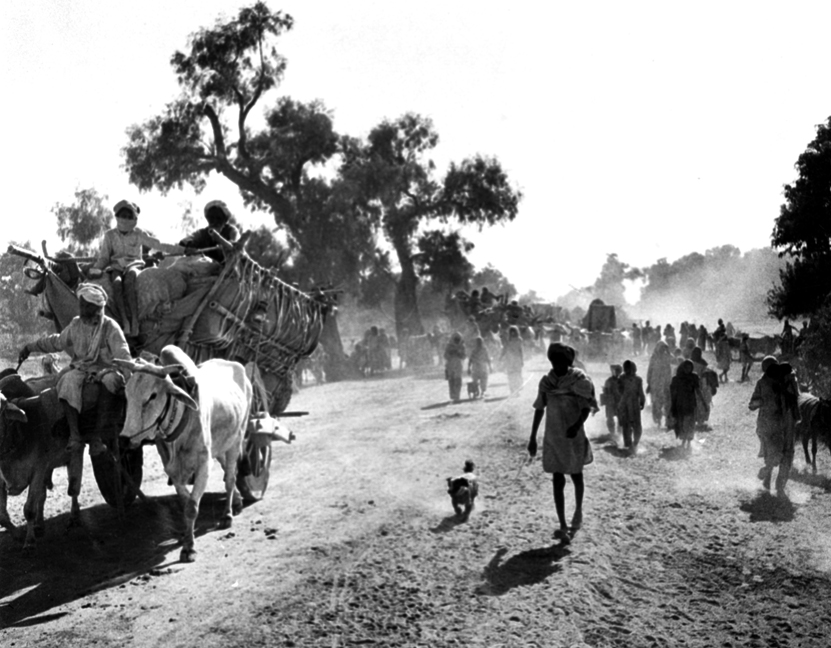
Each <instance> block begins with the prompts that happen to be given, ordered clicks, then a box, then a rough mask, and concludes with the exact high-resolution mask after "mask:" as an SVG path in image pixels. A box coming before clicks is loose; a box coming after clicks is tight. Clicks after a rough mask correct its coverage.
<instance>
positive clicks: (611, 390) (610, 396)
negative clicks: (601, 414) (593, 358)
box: [600, 364, 623, 435]
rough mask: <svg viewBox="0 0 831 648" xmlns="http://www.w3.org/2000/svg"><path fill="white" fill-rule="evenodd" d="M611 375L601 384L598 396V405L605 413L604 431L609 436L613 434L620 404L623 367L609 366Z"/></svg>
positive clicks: (617, 365)
mask: <svg viewBox="0 0 831 648" xmlns="http://www.w3.org/2000/svg"><path fill="white" fill-rule="evenodd" d="M609 369H610V370H611V371H612V375H611V376H609V377H608V378H606V382H605V383H603V392H602V393H601V394H600V404H601V405H602V406H603V408H604V410H605V411H606V429H607V430H608V431H609V434H611V435H614V434H615V417H616V416H617V408H618V403H619V402H620V375H621V374H622V373H623V367H622V366H621V365H619V364H613V365H609Z"/></svg>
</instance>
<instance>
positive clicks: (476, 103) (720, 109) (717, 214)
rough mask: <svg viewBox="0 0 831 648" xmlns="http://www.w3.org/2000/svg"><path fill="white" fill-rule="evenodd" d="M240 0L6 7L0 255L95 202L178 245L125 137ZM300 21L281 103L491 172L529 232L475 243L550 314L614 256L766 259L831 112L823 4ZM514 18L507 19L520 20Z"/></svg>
mask: <svg viewBox="0 0 831 648" xmlns="http://www.w3.org/2000/svg"><path fill="white" fill-rule="evenodd" d="M243 4H249V3H240V2H237V1H236V0H225V1H218V0H198V1H190V0H179V1H177V2H167V1H165V2H160V1H155V0H153V1H147V0H144V1H143V2H120V1H114V0H100V1H99V0H76V1H66V0H63V1H61V0H48V1H38V0H6V1H5V2H4V3H3V7H2V9H0V12H2V13H0V15H2V20H0V61H1V62H0V66H2V73H0V74H2V76H0V80H1V81H2V88H3V89H4V93H3V94H4V101H3V102H2V108H0V111H2V112H1V113H0V114H2V117H3V124H5V129H4V133H3V135H4V137H3V142H4V144H5V147H4V148H5V151H4V155H3V156H2V162H1V163H0V164H2V166H3V169H2V171H3V174H2V177H3V180H4V182H3V187H4V193H5V197H6V201H5V204H6V208H7V209H6V216H5V217H4V218H3V227H2V232H0V243H2V244H3V246H4V247H5V244H6V243H7V242H8V241H9V240H17V241H21V240H27V239H29V240H32V241H33V242H35V243H39V241H40V240H41V239H47V240H48V241H50V244H51V247H52V249H56V248H57V246H58V242H57V238H56V235H55V222H54V216H53V215H52V214H51V213H50V208H51V207H52V205H54V204H55V203H56V202H65V203H68V202H71V201H72V198H73V191H74V189H75V188H76V187H78V186H80V187H90V186H92V187H95V188H96V189H97V190H98V191H100V192H101V193H105V194H107V195H108V196H109V198H110V203H111V204H114V203H115V202H116V201H117V200H118V199H120V198H122V197H126V198H130V199H133V200H136V201H137V202H138V203H139V204H140V205H141V206H142V214H141V221H140V222H141V224H142V225H144V226H146V227H147V228H149V229H151V230H153V231H154V232H155V233H156V234H157V235H159V236H161V237H162V238H165V237H168V238H170V239H171V240H172V239H174V238H176V237H178V235H179V233H180V231H179V229H178V228H179V223H180V221H179V218H180V215H181V213H182V209H183V206H184V205H185V204H186V203H187V201H188V200H194V206H195V207H196V208H197V209H200V210H201V207H202V205H203V204H204V203H205V202H207V201H208V200H211V199H214V198H221V199H224V200H226V201H227V202H228V203H229V204H231V205H232V206H234V207H235V212H236V214H237V215H238V216H239V217H240V220H242V222H243V223H245V224H247V225H252V226H254V225H259V224H262V223H270V222H272V220H271V217H270V216H269V215H268V214H263V213H258V214H250V213H246V212H245V210H244V209H243V208H242V206H241V202H240V200H239V197H238V192H237V191H236V188H235V187H234V186H233V185H231V184H230V183H227V182H225V181H223V180H221V179H217V180H215V181H212V182H211V183H210V184H209V188H208V190H207V191H206V192H205V193H204V194H203V195H202V196H199V197H196V198H194V197H193V196H191V195H186V194H175V195H174V194H171V195H169V196H167V197H164V198H163V197H161V196H159V195H158V194H155V193H153V194H145V195H140V194H138V192H137V190H136V189H135V188H134V187H132V186H130V185H129V184H128V183H127V180H126V174H125V173H124V171H123V170H122V169H121V157H120V149H121V147H122V146H123V145H124V143H125V140H126V138H125V135H124V131H125V128H126V127H127V126H129V125H130V124H132V123H135V122H140V121H143V120H145V119H146V118H148V117H150V116H152V115H154V114H156V113H157V112H159V110H160V109H161V107H162V106H163V105H164V104H165V103H166V102H167V101H169V100H170V99H172V98H173V97H174V96H175V95H176V93H177V86H176V83H175V79H174V76H173V74H172V72H171V69H170V67H169V59H170V56H171V54H172V53H173V52H174V51H175V50H176V49H183V48H185V46H186V42H187V37H188V35H189V34H190V33H191V32H193V31H195V30H196V29H198V28H199V27H202V26H209V25H212V24H213V23H214V21H215V20H216V18H217V17H218V16H220V15H221V14H224V15H226V16H233V15H235V14H236V12H237V10H238V8H239V7H240V6H242V5H243ZM269 6H271V7H272V8H274V9H283V10H284V11H286V12H287V13H290V14H291V15H292V16H293V17H294V18H295V27H294V29H293V30H292V31H291V32H289V33H288V34H287V35H286V36H285V37H284V38H283V40H282V43H281V45H280V50H281V51H282V53H284V54H285V55H286V56H287V57H288V59H289V66H288V70H287V74H286V78H285V82H284V83H283V85H282V87H281V89H280V92H282V93H285V94H287V95H290V96H292V97H294V98H296V99H300V100H311V99H315V98H317V99H321V100H323V102H324V103H325V104H326V105H327V106H328V107H329V108H330V109H332V110H333V111H334V116H335V128H336V129H337V130H338V131H339V132H342V133H349V134H352V135H355V136H364V135H366V134H367V133H368V132H369V130H370V129H371V128H372V127H374V126H375V125H376V124H378V123H379V122H380V121H381V120H382V119H384V118H391V119H394V118H396V117H398V116H400V115H401V114H403V113H405V112H407V111H414V112H418V113H421V114H423V115H427V116H429V117H431V118H432V119H433V121H434V123H435V126H436V129H437V130H438V132H439V134H440V143H439V147H438V148H437V150H436V152H435V155H434V159H435V161H436V162H437V164H438V167H439V170H441V171H443V170H444V169H445V168H446V166H447V164H448V162H449V161H451V160H461V159H463V158H464V157H466V156H468V155H472V154H475V153H483V154H487V155H494V156H496V157H498V158H499V159H500V160H501V162H502V164H503V165H504V167H505V168H506V169H507V171H508V173H509V175H510V178H511V179H512V181H513V182H514V183H515V184H516V185H517V186H518V187H519V188H520V189H521V190H522V191H523V193H524V195H525V198H524V200H523V202H522V204H521V208H520V212H519V216H518V217H517V219H516V221H515V222H513V223H511V224H509V225H506V226H504V227H496V228H493V229H492V230H487V231H485V232H483V233H481V234H480V233H478V232H475V231H471V232H468V238H470V239H471V240H472V241H473V242H474V243H475V244H476V249H475V250H474V252H473V253H472V260H473V261H474V263H475V265H477V266H478V267H482V266H484V265H485V264H487V263H492V264H494V265H495V266H496V267H498V268H499V269H500V270H502V271H503V272H504V273H505V274H506V275H507V276H508V277H509V278H510V279H511V280H512V281H513V282H514V283H515V284H516V285H517V286H518V287H519V288H520V290H521V291H523V292H524V291H526V290H528V289H530V288H533V289H535V290H536V291H537V292H538V293H540V294H541V295H544V296H547V297H550V298H554V297H556V296H557V295H559V294H562V293H564V292H566V291H567V290H568V287H569V285H574V286H582V285H586V284H589V283H591V282H592V281H593V280H594V278H595V277H596V276H597V274H598V271H599V269H600V266H601V265H602V263H603V261H604V259H605V256H606V254H607V253H609V252H617V253H618V255H619V256H620V258H621V259H622V260H624V261H626V262H629V263H631V264H633V265H648V264H651V263H653V262H654V261H655V260H657V259H658V258H660V257H667V258H669V259H670V260H673V259H675V258H677V257H679V256H681V255H684V254H687V253H689V252H692V251H699V252H703V251H704V250H706V249H708V248H711V247H715V246H718V245H722V244H725V243H732V244H734V245H737V246H738V247H740V248H741V249H742V250H743V251H746V250H748V249H751V248H754V247H761V246H765V245H767V244H769V238H770V232H771V229H772V226H773V221H774V219H775V218H776V216H777V214H778V210H779V205H780V204H781V202H782V195H781V192H782V185H783V184H784V183H786V182H790V181H792V180H793V179H794V178H795V170H794V168H793V164H794V162H795V161H796V158H797V156H798V155H799V154H800V153H801V152H802V151H803V150H804V149H805V146H806V144H807V143H808V142H809V141H810V140H811V139H813V137H814V133H815V125H816V124H818V123H820V122H823V121H825V119H827V117H828V115H829V114H831V83H829V80H828V79H829V77H828V61H829V43H828V36H827V26H828V24H830V23H831V3H828V2H810V3H809V2H803V3H800V2H787V3H784V2H782V3H778V4H773V3H758V2H698V3H695V4H694V5H693V4H690V3H684V4H683V5H682V4H681V3H669V2H654V3H643V2H567V3H566V2H549V3H541V2H527V3H523V2H520V3H513V4H511V5H508V4H506V3H498V4H497V3H494V2H482V1H481V0H480V1H478V2H466V1H460V0H452V1H448V0H443V1H441V2H435V1H429V0H428V1H421V2H418V3H402V2H394V1H389V0H388V1H386V2H371V1H368V0H353V2H343V1H338V2H335V1H326V2H324V1H320V2H315V1H314V0H302V1H287V2H281V3H278V2H276V1H272V2H269ZM509 6H510V7H511V8H510V9H509Z"/></svg>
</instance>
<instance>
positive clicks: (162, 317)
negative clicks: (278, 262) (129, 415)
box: [8, 233, 330, 507]
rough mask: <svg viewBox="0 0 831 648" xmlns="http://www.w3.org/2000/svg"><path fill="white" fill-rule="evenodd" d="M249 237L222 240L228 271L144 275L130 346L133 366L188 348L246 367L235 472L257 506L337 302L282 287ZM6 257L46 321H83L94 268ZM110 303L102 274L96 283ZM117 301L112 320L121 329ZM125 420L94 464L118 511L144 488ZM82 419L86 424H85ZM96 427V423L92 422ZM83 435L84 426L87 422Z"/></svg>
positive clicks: (194, 260)
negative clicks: (297, 383) (249, 397)
mask: <svg viewBox="0 0 831 648" xmlns="http://www.w3.org/2000/svg"><path fill="white" fill-rule="evenodd" d="M248 237H249V235H248V234H247V233H246V234H244V235H243V236H242V237H241V239H240V241H238V242H236V243H233V244H232V243H229V242H227V241H225V240H224V239H222V238H221V237H219V236H217V237H216V239H217V244H218V246H219V247H220V248H221V249H222V250H223V252H224V256H225V261H224V263H221V264H220V263H216V262H215V261H211V260H210V259H208V258H207V257H187V258H178V259H167V260H166V262H165V263H163V264H161V265H160V266H158V267H150V268H147V269H145V270H144V271H142V273H141V274H140V275H139V278H138V281H137V287H136V290H137V293H138V303H139V331H138V334H137V335H136V336H134V337H129V338H128V343H129V344H130V348H131V351H132V352H133V355H134V356H143V357H147V356H148V355H150V356H158V355H159V352H160V351H161V349H162V348H163V347H164V346H166V345H168V344H175V345H177V346H179V347H180V348H182V349H183V350H184V351H185V352H186V353H187V354H188V355H189V356H190V357H191V358H192V359H193V360H194V362H196V363H197V364H198V363H201V362H204V361H205V360H209V359H212V358H222V359H227V360H234V361H237V362H240V363H241V364H243V365H245V366H246V370H247V372H248V375H249V377H250V379H251V382H252V383H253V385H254V402H253V403H252V408H251V412H252V416H251V421H250V423H249V425H248V430H247V432H246V435H245V440H244V449H243V454H242V457H241V459H240V462H239V465H238V471H237V475H238V476H237V487H238V488H239V491H240V493H241V495H242V496H243V498H244V499H246V500H248V501H251V500H257V499H260V498H261V497H262V496H263V494H264V493H265V491H266V488H267V487H268V481H269V474H270V465H271V456H272V453H271V443H272V441H274V440H283V441H290V440H291V439H292V438H293V437H292V435H291V434H290V433H284V432H283V431H281V428H280V424H279V421H278V419H280V418H281V417H284V416H297V415H300V414H302V413H300V412H286V411H285V410H286V407H287V406H288V404H289V401H290V399H291V394H292V375H293V370H294V368H295V366H296V364H297V363H298V362H299V361H300V360H301V359H302V358H305V357H307V356H308V355H310V354H311V353H312V352H313V351H314V350H315V348H316V346H317V343H318V339H319V337H320V334H321V332H322V330H323V323H324V319H325V317H326V314H327V312H328V309H329V308H330V302H329V300H328V298H327V296H326V295H325V294H324V293H323V292H320V291H318V292H316V293H314V294H308V293H305V292H302V291H300V290H299V289H297V288H295V287H293V286H290V285H289V284H287V283H285V282H283V281H282V280H280V279H279V278H278V277H277V275H276V274H275V273H274V272H273V271H270V270H268V269H266V268H263V267H262V266H260V265H259V264H258V263H256V262H255V261H254V260H253V259H251V257H249V256H248V254H247V253H246V252H245V244H246V242H247V240H248ZM8 251H9V253H11V254H15V255H17V256H20V257H22V258H23V259H25V263H26V265H27V267H26V269H25V273H26V275H27V277H29V278H30V279H32V280H34V282H35V283H34V285H33V286H32V287H30V288H29V289H28V292H30V293H32V294H33V295H36V296H38V297H39V298H40V300H41V305H40V310H39V312H40V314H41V315H43V316H44V317H47V318H48V319H50V320H52V321H53V323H54V324H55V328H56V330H57V331H61V330H63V328H64V327H65V326H67V325H68V324H69V322H70V321H71V320H72V318H73V317H75V315H77V314H78V301H77V298H76V296H75V287H76V286H77V284H78V283H79V282H80V281H86V280H87V279H86V277H85V271H86V265H88V262H89V261H91V260H90V259H61V258H55V257H50V256H49V255H48V253H47V251H46V247H45V244H44V246H43V254H37V253H35V252H33V251H31V250H26V249H23V248H19V247H16V246H9V249H8ZM96 283H100V284H101V285H102V286H103V287H104V289H105V290H106V291H107V292H108V293H109V294H110V295H112V291H113V286H112V285H111V284H110V283H109V279H108V277H107V275H106V274H105V275H104V277H103V278H102V279H100V280H96ZM116 303H117V302H116V300H114V299H110V300H109V303H108V306H107V308H108V312H107V314H108V315H110V316H112V317H113V318H114V319H116V320H117V321H119V319H120V315H121V314H120V313H118V312H116V311H114V310H113V308H115V307H116ZM123 417H124V411H123V408H122V411H121V412H119V413H118V420H117V421H116V422H115V424H114V425H112V426H110V427H111V428H112V429H111V430H108V431H107V433H106V434H104V435H102V439H103V441H104V443H105V444H106V445H107V446H108V448H109V450H110V452H109V453H105V454H103V455H99V456H98V457H95V458H93V471H94V474H95V479H96V482H97V484H98V487H99V489H100V490H101V493H102V495H103V496H104V499H105V500H106V501H107V503H109V504H110V505H113V506H119V507H120V506H122V505H126V504H129V503H130V502H132V501H133V499H134V498H135V497H136V495H137V494H139V486H140V484H141V478H142V454H141V453H142V448H141V447H139V448H137V449H132V450H131V449H129V448H128V447H127V446H126V445H123V444H121V443H119V437H118V433H119V431H120V429H121V425H122V424H123V420H124V418H123ZM83 418H84V417H83V415H82V419H83ZM91 418H92V419H93V420H94V419H95V413H94V412H93V415H92V417H91ZM82 425H83V421H82Z"/></svg>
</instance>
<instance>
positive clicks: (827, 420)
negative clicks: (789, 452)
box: [796, 393, 831, 475]
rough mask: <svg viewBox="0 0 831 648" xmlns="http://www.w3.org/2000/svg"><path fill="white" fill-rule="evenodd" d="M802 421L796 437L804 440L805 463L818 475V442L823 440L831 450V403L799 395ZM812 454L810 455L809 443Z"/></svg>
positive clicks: (810, 396)
mask: <svg viewBox="0 0 831 648" xmlns="http://www.w3.org/2000/svg"><path fill="white" fill-rule="evenodd" d="M799 415H800V419H801V420H800V421H799V423H797V425H796V436H797V438H798V439H801V440H802V449H803V450H804V452H805V463H806V464H809V465H810V466H811V468H812V469H813V471H814V474H815V475H816V474H817V442H818V441H819V440H820V439H821V440H822V442H823V443H825V445H826V446H828V448H829V450H831V401H828V400H826V399H825V398H818V397H817V396H813V395H812V394H807V393H806V394H800V395H799ZM809 442H810V444H811V454H810V456H809V455H808V443H809Z"/></svg>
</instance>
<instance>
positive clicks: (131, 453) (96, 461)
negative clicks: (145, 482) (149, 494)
mask: <svg viewBox="0 0 831 648" xmlns="http://www.w3.org/2000/svg"><path fill="white" fill-rule="evenodd" d="M104 443H105V445H106V446H107V450H108V452H104V453H101V454H100V455H98V456H95V457H91V459H92V472H93V473H94V474H95V483H96V484H98V490H99V491H101V495H103V497H104V501H105V502H107V504H109V505H110V506H113V507H116V508H118V506H119V498H121V502H122V504H123V506H129V505H130V504H132V503H133V500H134V499H136V495H138V491H139V488H140V487H141V478H142V472H143V465H144V455H143V454H142V448H141V446H139V447H138V448H133V449H129V448H127V447H120V448H118V450H120V455H121V470H120V471H119V470H117V468H116V465H115V457H117V456H119V455H118V453H117V452H115V450H116V448H115V444H116V443H118V437H116V438H115V439H108V440H107V441H105V442H104ZM119 476H120V477H121V479H120V480H119Z"/></svg>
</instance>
